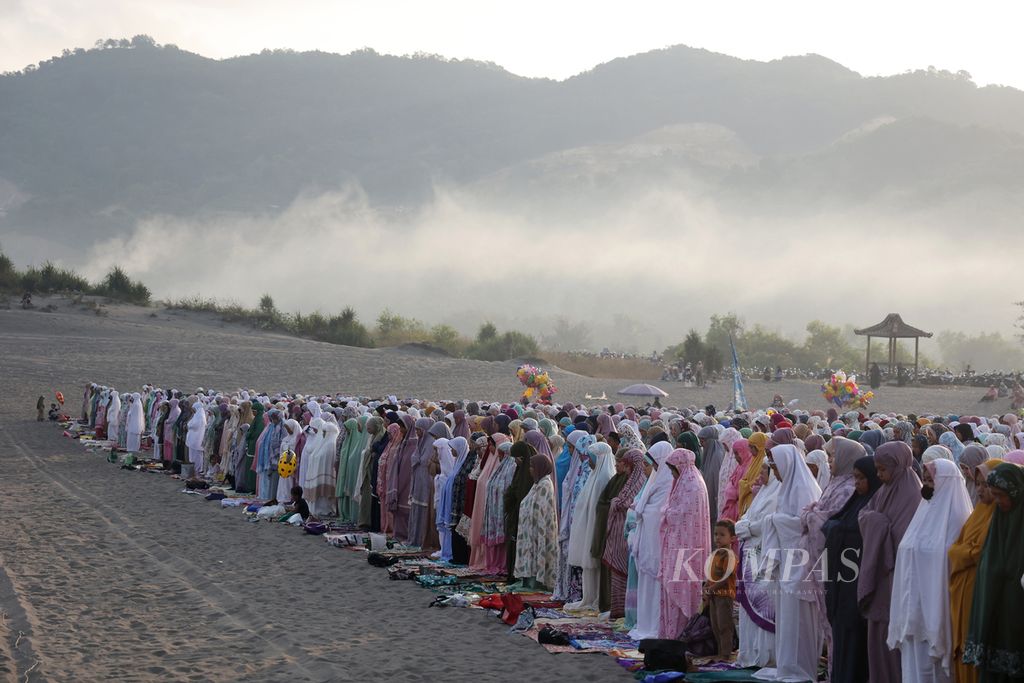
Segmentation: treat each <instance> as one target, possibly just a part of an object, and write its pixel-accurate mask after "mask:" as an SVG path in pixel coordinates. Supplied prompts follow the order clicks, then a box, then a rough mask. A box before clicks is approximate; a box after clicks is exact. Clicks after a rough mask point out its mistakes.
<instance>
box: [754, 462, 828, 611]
mask: <svg viewBox="0 0 1024 683" xmlns="http://www.w3.org/2000/svg"><path fill="white" fill-rule="evenodd" d="M771 456H772V459H773V460H774V461H775V467H776V468H777V469H778V470H779V475H780V476H781V477H782V483H781V485H780V486H779V493H778V500H777V502H776V505H775V512H774V513H772V514H771V515H768V516H767V518H766V519H765V524H764V544H763V548H764V550H765V552H770V551H772V550H778V551H779V555H778V556H777V557H778V558H779V561H782V558H784V557H785V552H786V551H787V550H789V549H791V548H802V547H803V546H804V544H803V521H802V520H801V519H800V513H801V512H802V511H803V509H804V508H805V507H807V506H808V505H810V504H811V503H813V502H814V501H816V500H818V498H820V497H821V489H820V488H819V487H818V482H817V481H815V479H814V475H812V474H811V470H810V469H809V468H808V467H807V465H806V464H805V463H804V459H803V455H801V453H800V451H799V450H797V448H796V446H791V445H789V444H782V445H779V446H775V447H774V448H772V449H771ZM810 568H811V565H810V564H809V563H805V565H804V566H803V568H802V571H801V569H800V568H797V569H796V571H790V572H788V573H787V574H788V575H785V576H780V577H779V585H780V587H782V589H783V590H785V591H787V592H791V593H797V594H799V595H800V596H801V597H803V598H804V599H806V600H810V601H814V600H817V596H816V595H815V594H814V593H813V592H812V591H805V590H801V586H803V585H804V584H803V579H804V577H805V576H806V574H807V571H808V570H810Z"/></svg>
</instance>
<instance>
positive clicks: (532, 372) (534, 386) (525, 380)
mask: <svg viewBox="0 0 1024 683" xmlns="http://www.w3.org/2000/svg"><path fill="white" fill-rule="evenodd" d="M516 377H518V378H519V382H520V384H522V385H523V386H524V387H526V389H524V390H523V403H526V402H528V401H531V400H537V401H540V402H541V403H551V397H552V396H554V395H555V392H556V391H558V387H556V386H555V383H554V382H552V381H551V376H550V375H548V373H547V370H541V369H540V368H538V367H535V366H533V365H520V366H519V368H518V369H516Z"/></svg>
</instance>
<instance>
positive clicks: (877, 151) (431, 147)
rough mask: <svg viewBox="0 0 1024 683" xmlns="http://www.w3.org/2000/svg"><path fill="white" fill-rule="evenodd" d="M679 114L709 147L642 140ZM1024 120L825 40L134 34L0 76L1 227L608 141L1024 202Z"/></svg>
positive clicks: (243, 198)
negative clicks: (472, 44)
mask: <svg viewBox="0 0 1024 683" xmlns="http://www.w3.org/2000/svg"><path fill="white" fill-rule="evenodd" d="M878 121H887V122H889V123H888V124H885V125H882V126H881V127H880V128H874V129H871V130H870V131H868V132H864V133H862V134H860V135H859V136H858V135H855V136H854V138H853V139H850V134H851V131H858V130H860V129H862V128H863V127H864V126H872V125H876V124H877V122H878ZM680 127H682V129H684V130H688V131H689V133H688V135H690V137H691V143H692V144H689V145H688V146H683V147H680V146H678V145H675V144H674V143H673V142H671V141H670V142H668V143H665V142H664V141H662V142H659V143H658V144H656V145H654V146H650V145H648V146H647V148H646V149H647V151H646V152H643V151H642V152H641V153H640V154H639V155H638V153H637V147H636V141H637V140H643V139H645V136H650V135H652V134H655V135H656V134H657V132H658V131H665V130H670V131H672V130H675V131H678V130H679V129H680ZM1022 135H1024V93H1022V92H1020V91H1017V90H1014V89H1012V88H999V87H985V88H978V87H976V86H975V85H974V84H973V83H972V82H971V81H970V80H969V79H968V78H967V77H966V76H965V75H959V76H958V75H953V74H949V73H947V72H917V73H911V74H905V75H899V76H893V77H889V78H863V77H861V76H859V75H858V74H856V73H854V72H852V71H850V70H848V69H846V68H844V67H842V66H841V65H839V64H836V63H834V62H831V61H829V60H827V59H825V58H823V57H819V56H816V55H809V56H803V57H791V58H785V59H781V60H776V61H772V62H756V61H746V60H740V59H736V58H733V57H728V56H725V55H720V54H715V53H711V52H707V51H705V50H697V49H693V48H688V47H684V46H679V47H674V48H669V49H665V50H658V51H654V52H649V53H645V54H640V55H635V56H632V57H626V58H622V59H616V60H614V61H612V62H609V63H607V64H602V65H600V66H598V67H595V68H594V69H592V70H590V71H588V72H585V73H582V74H579V75H577V76H575V77H573V78H570V79H568V80H566V81H562V82H554V81H550V80H542V79H527V78H521V77H518V76H515V75H513V74H511V73H509V72H507V71H505V70H503V69H501V68H500V67H497V66H495V65H493V64H486V63H480V62H472V61H445V60H441V59H436V58H432V57H394V56H387V55H380V54H377V53H375V52H373V51H369V50H367V51H360V52H356V53H352V54H349V55H334V54H325V53H291V52H265V53H263V54H258V55H250V56H245V57H238V58H234V59H226V60H212V59H207V58H205V57H202V56H199V55H196V54H191V53H188V52H185V51H182V50H179V49H177V48H175V47H173V46H168V47H159V46H156V45H153V44H150V43H148V42H146V41H136V45H135V46H134V47H114V48H107V49H93V50H82V51H75V52H71V53H68V54H67V55H66V56H64V57H60V58H55V59H53V60H50V61H49V62H46V63H44V64H42V65H41V66H39V67H38V68H34V69H31V70H28V71H26V72H21V73H16V74H7V75H4V76H2V77H0V238H2V237H3V236H4V233H7V234H8V235H10V234H16V233H20V234H22V235H23V234H24V233H25V232H26V231H28V230H29V229H30V230H31V231H32V232H33V233H34V234H36V235H37V237H38V239H41V240H43V241H44V242H47V241H61V240H66V239H67V238H69V237H71V236H74V237H75V238H76V239H77V240H78V241H79V242H80V243H81V244H91V243H94V242H95V241H96V240H98V239H101V238H104V237H109V236H111V235H115V234H122V233H124V232H125V231H127V230H128V229H130V228H131V227H132V226H133V225H134V224H135V222H136V221H137V220H138V219H139V218H141V217H145V216H148V215H152V214H174V215H191V214H197V213H207V214H208V213H217V212H248V213H271V214H272V213H274V212H276V211H278V210H279V209H281V208H282V207H284V206H286V205H288V204H289V203H290V202H292V201H293V200H294V199H295V197H296V196H299V195H300V194H303V193H305V194H316V193H318V192H322V191H326V190H330V189H335V188H337V187H339V186H340V185H342V184H345V183H356V184H358V185H359V186H361V187H362V188H363V189H364V190H365V192H366V193H367V195H368V197H369V200H370V202H371V203H372V204H374V205H378V206H390V207H409V206H418V205H421V204H423V203H425V202H427V201H429V200H430V199H431V198H432V196H433V188H434V187H435V185H436V184H437V183H439V182H440V183H444V184H450V185H455V186H460V185H471V184H474V183H483V184H484V185H487V184H488V183H493V182H495V180H496V179H498V180H500V181H501V182H502V183H503V185H502V187H501V188H500V190H499V194H511V195H515V194H517V193H520V194H524V195H528V194H529V190H530V188H531V184H532V185H538V184H539V185H541V186H546V185H548V184H549V182H550V181H555V182H565V181H566V176H565V175H564V174H563V171H564V170H565V168H564V163H565V160H566V159H570V160H572V163H574V164H578V163H579V154H577V153H576V152H571V151H572V150H587V155H592V153H593V151H594V150H600V152H601V156H602V157H603V161H602V163H603V164H604V165H605V167H606V168H609V166H608V158H609V154H610V155H611V157H613V158H614V159H616V161H615V162H614V163H613V164H612V165H611V166H610V168H612V169H613V170H615V172H616V174H617V175H621V176H622V177H620V178H618V179H617V182H620V183H622V184H623V186H624V187H629V186H630V184H631V182H633V184H636V183H645V182H647V180H648V179H649V178H650V177H651V176H652V175H653V176H654V177H664V176H665V175H666V174H670V173H673V172H675V171H676V170H678V169H679V168H682V169H683V170H685V172H686V173H687V174H688V177H689V178H690V179H691V180H692V181H693V182H694V183H695V184H698V185H702V186H703V184H704V183H708V184H710V186H711V187H712V191H713V193H714V194H715V195H716V196H721V193H725V196H728V195H729V193H731V192H736V191H737V190H739V191H741V192H742V195H743V197H744V199H745V200H747V199H749V198H750V197H754V198H756V197H757V196H758V195H759V194H764V195H765V196H770V197H772V198H773V199H774V200H779V199H780V198H785V199H786V201H787V203H795V204H798V205H799V204H800V203H801V202H803V201H804V200H805V199H806V198H807V197H808V196H811V197H816V198H820V197H821V195H822V192H821V190H822V188H821V185H822V181H823V179H827V180H828V184H829V187H827V188H825V193H824V194H825V195H826V196H827V197H829V198H830V201H831V200H835V201H838V202H839V203H840V204H842V203H844V202H846V203H850V202H852V203H856V202H860V201H863V200H864V199H867V198H870V197H872V196H876V195H877V194H878V193H879V192H880V191H881V190H882V189H884V190H885V192H886V193H887V195H889V196H898V197H901V198H906V197H910V201H911V202H914V201H917V202H927V201H930V200H931V199H932V198H934V197H936V196H943V193H945V192H947V191H948V189H949V188H950V187H954V188H960V191H967V190H969V191H972V192H973V191H984V192H990V193H994V196H995V197H996V201H997V202H1000V201H1002V200H1001V199H999V197H1001V196H1004V195H1005V196H1007V197H1009V201H1010V202H1011V203H1016V202H1018V200H1019V192H1020V188H1021V182H1020V178H1021V177H1022V176H1021V173H1020V171H1021V168H1022V163H1024V162H1022V151H1021V150H1022V139H1024V138H1022V137H1021V136H1022ZM695 136H696V137H695ZM708 136H710V137H708ZM647 139H648V140H650V138H647ZM655 139H657V138H655ZM666 149H667V150H668V152H666ZM709 149H710V150H711V151H712V152H714V153H710V152H709ZM609 150H611V151H609ZM567 152H571V153H570V154H569V155H568V156H566V155H565V153H567ZM622 154H626V155H627V156H628V157H629V158H630V159H631V162H630V164H629V165H628V166H627V167H625V168H623V167H622V166H621V165H620V164H619V162H618V161H617V160H618V159H621V155H622ZM584 156H586V155H584ZM552 160H556V163H552ZM879 169H884V173H882V174H879V173H878V170H879ZM587 173H589V171H584V172H582V174H579V175H582V176H586V175H587ZM573 177H576V176H572V175H570V176H569V180H570V181H571V179H572V178H573ZM570 184H571V183H570ZM1007 193H1008V194H1007ZM835 195H838V197H837V196H835ZM23 250H24V249H23Z"/></svg>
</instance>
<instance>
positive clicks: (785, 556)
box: [754, 444, 824, 683]
mask: <svg viewBox="0 0 1024 683" xmlns="http://www.w3.org/2000/svg"><path fill="white" fill-rule="evenodd" d="M767 460H768V464H769V466H770V467H771V468H772V472H773V473H774V474H775V476H776V477H778V479H779V480H780V481H781V484H780V487H779V495H778V501H777V503H776V506H775V512H773V513H772V514H770V515H768V516H767V517H766V518H765V523H764V544H763V550H764V552H765V553H766V554H767V555H768V559H767V562H768V563H769V566H770V567H771V572H772V579H773V581H774V582H775V583H776V586H777V591H776V608H775V666H774V667H766V668H763V669H761V670H760V671H758V672H757V673H755V674H754V677H755V678H757V679H759V680H764V681H785V682H787V683H805V682H806V681H816V680H818V661H819V660H820V658H821V646H822V640H823V637H824V630H823V629H824V625H823V624H822V623H821V612H820V611H819V610H818V591H819V590H820V585H819V584H818V583H817V582H815V581H813V580H812V579H811V578H809V577H808V575H809V573H810V572H811V570H812V569H813V567H814V564H815V559H812V558H810V557H809V555H808V553H807V552H806V550H805V548H806V547H807V544H806V543H805V542H804V539H803V531H804V525H803V521H802V520H801V519H800V513H801V512H802V511H803V509H804V508H805V507H807V506H808V505H810V504H811V503H813V502H814V501H816V500H818V498H820V497H821V488H820V487H819V486H818V482H817V481H816V480H815V477H814V475H813V474H811V470H810V468H808V467H807V464H806V463H805V462H804V457H803V454H802V453H801V452H800V451H799V449H797V447H796V446H791V445H788V444H782V445H780V446H775V447H774V448H772V449H771V451H769V453H768V457H767Z"/></svg>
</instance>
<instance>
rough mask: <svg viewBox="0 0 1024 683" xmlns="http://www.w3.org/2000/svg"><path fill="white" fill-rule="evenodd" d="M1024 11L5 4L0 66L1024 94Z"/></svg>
mask: <svg viewBox="0 0 1024 683" xmlns="http://www.w3.org/2000/svg"><path fill="white" fill-rule="evenodd" d="M1022 19H1024V3H1018V2H1013V1H1007V0H1003V1H1002V2H993V1H991V0H974V1H973V2H970V3H967V2H949V1H948V0H938V1H936V0H932V1H931V2H920V1H918V0H901V1H900V2H891V1H889V2H879V1H878V0H858V1H857V2H851V1H849V0H830V1H828V2H822V1H821V0H815V1H813V2H812V1H792V0H772V1H770V2H765V1H764V0H745V1H737V0H715V1H714V2H707V1H703V2H692V1H686V0H672V1H661V2H654V1H651V0H632V1H631V2H628V3H627V2H615V3H612V2H601V1H596V2H595V0H546V1H544V2H539V1H537V0H517V1H516V2H495V1H491V0H429V1H424V0H291V1H290V2H280V0H245V1H242V0H148V1H146V2H139V1H137V0H136V1H130V0H0V46H3V47H0V71H6V70H17V69H21V68H23V67H24V66H26V65H27V64H31V63H35V62H38V61H40V60H44V59H48V58H49V57H51V56H54V55H56V54H59V53H60V51H61V50H62V49H64V48H74V47H89V46H91V45H92V44H93V43H94V42H95V41H96V40H97V39H101V38H111V37H113V38H120V37H130V36H132V35H135V34H139V33H145V34H148V35H151V36H152V37H153V38H154V39H156V41H157V42H159V43H174V44H176V45H178V46H179V47H181V48H183V49H186V50H189V51H193V52H197V53H199V54H203V55H206V56H210V57H217V58H222V57H231V56H234V55H239V54H249V53H253V52H258V51H260V50H262V49H264V48H291V49H295V50H313V49H317V50H323V51H328V52H339V53H347V52H351V51H352V50H356V49H360V48H363V47H371V48H373V49H375V50H377V51H378V52H383V53H389V54H411V53H415V52H428V53H433V54H440V55H443V56H446V57H452V58H460V59H461V58H472V59H480V60H485V61H492V62H495V63H497V64H499V65H501V66H503V67H505V68H506V69H508V70H509V71H512V72H513V73H516V74H519V75H523V76H539V77H550V78H556V79H562V78H567V77H569V76H572V75H573V74H576V73H579V72H580V71H585V70H587V69H589V68H591V67H593V66H595V65H596V64H600V63H602V62H606V61H609V60H611V59H614V58H616V57H623V56H628V55H631V54H636V53H639V52H645V51H647V50H652V49H657V48H662V47H667V46H670V45H678V44H685V45H690V46H692V47H699V48H706V49H709V50H712V51H715V52H722V53H725V54H729V55H733V56H737V57H742V58H747V59H758V60H767V59H774V58H778V57H783V56H786V55H798V54H807V53H817V54H821V55H823V56H826V57H829V58H831V59H833V60H835V61H837V62H839V63H841V64H843V65H845V66H847V67H849V68H851V69H853V70H855V71H858V72H859V73H861V74H863V75H867V76H871V75H888V74H893V73H900V72H903V71H906V70H907V69H921V68H927V67H928V66H930V65H932V66H935V67H936V68H939V69H948V70H950V71H958V70H961V69H963V70H966V71H968V72H970V73H971V74H972V75H973V77H974V80H975V82H977V83H978V84H980V85H987V84H1001V85H1011V86H1014V87H1017V88H1024V69H1021V68H1020V65H1021V64H1024V41H1022V40H1020V38H1019V27H1020V26H1021V20H1022Z"/></svg>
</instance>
